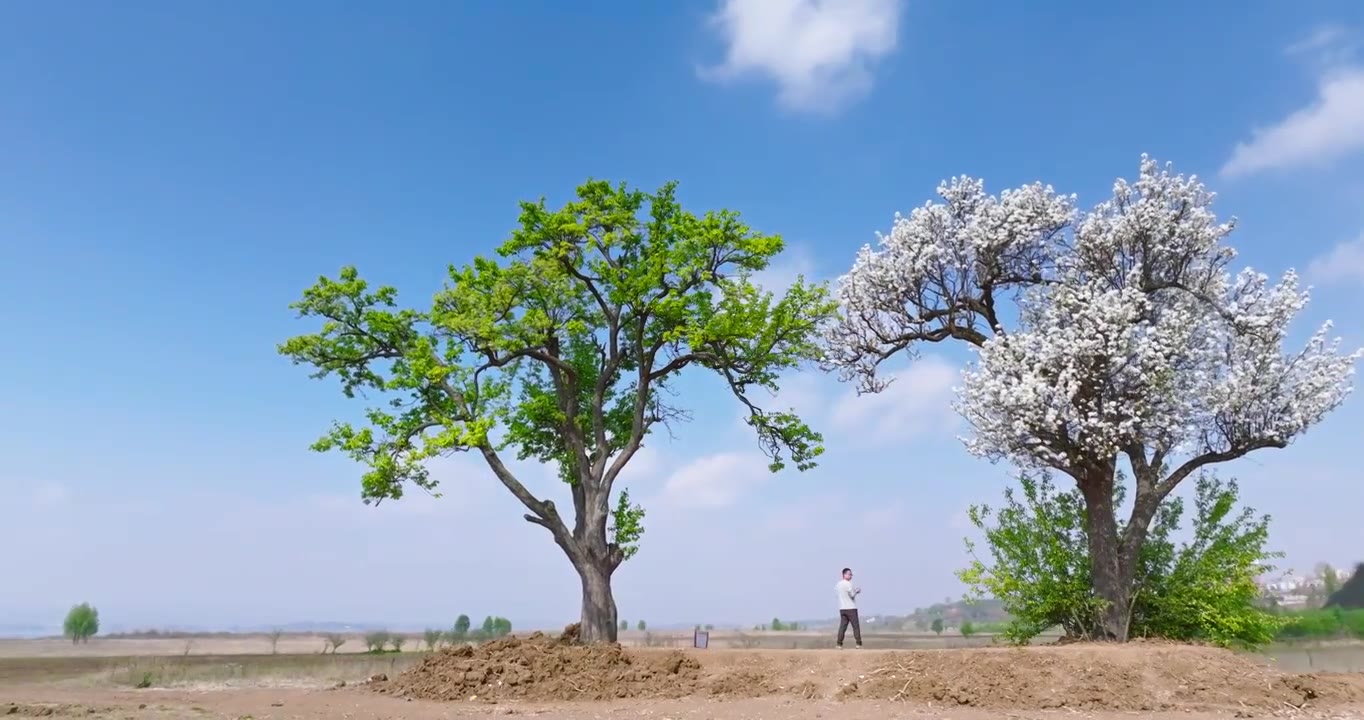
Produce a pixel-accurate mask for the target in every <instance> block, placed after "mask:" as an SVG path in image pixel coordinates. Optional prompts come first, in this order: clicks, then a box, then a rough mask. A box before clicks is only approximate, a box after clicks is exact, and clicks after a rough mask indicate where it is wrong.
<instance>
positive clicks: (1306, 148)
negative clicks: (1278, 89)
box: [1222, 67, 1364, 177]
mask: <svg viewBox="0 0 1364 720" xmlns="http://www.w3.org/2000/svg"><path fill="white" fill-rule="evenodd" d="M1361 150H1364V67H1350V68H1342V69H1337V70H1334V71H1330V72H1327V73H1326V74H1325V75H1324V76H1323V77H1322V79H1321V81H1320V84H1319V86H1318V91H1317V98H1316V100H1314V101H1313V102H1312V104H1310V105H1308V106H1307V107H1305V108H1302V109H1300V110H1297V111H1295V112H1293V113H1291V114H1289V115H1288V117H1286V118H1284V119H1283V120H1280V121H1279V122H1278V123H1276V124H1274V125H1270V126H1268V127H1262V128H1257V129H1255V130H1254V131H1252V132H1251V138H1250V140H1248V141H1244V142H1240V143H1237V145H1236V148H1235V149H1234V150H1232V153H1231V158H1230V159H1229V160H1227V163H1226V164H1225V165H1223V166H1222V175H1224V176H1226V177H1239V176H1245V175H1250V174H1253V173H1256V172H1261V171H1265V170H1278V169H1285V168H1296V167H1313V166H1316V167H1321V166H1326V165H1329V164H1331V163H1332V162H1334V161H1336V160H1338V159H1339V158H1342V157H1345V156H1348V155H1351V154H1353V153H1357V152H1360V151H1361Z"/></svg>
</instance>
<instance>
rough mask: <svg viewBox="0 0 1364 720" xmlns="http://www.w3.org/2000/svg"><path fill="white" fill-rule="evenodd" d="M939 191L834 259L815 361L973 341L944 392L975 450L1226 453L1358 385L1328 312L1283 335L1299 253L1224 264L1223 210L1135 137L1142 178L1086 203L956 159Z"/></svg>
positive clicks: (850, 372)
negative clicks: (1289, 341) (1008, 187)
mask: <svg viewBox="0 0 1364 720" xmlns="http://www.w3.org/2000/svg"><path fill="white" fill-rule="evenodd" d="M938 194H939V195H940V196H941V198H942V202H939V203H932V204H927V205H925V206H923V207H921V208H918V209H916V210H914V211H913V212H911V213H910V214H909V215H908V216H901V215H898V214H897V215H896V217H895V222H894V225H893V227H892V229H891V232H890V233H889V234H888V235H884V236H881V238H880V242H879V245H878V247H876V248H874V249H873V248H871V247H863V248H862V250H861V251H860V252H859V253H858V256H857V260H856V262H855V263H854V265H853V267H852V270H851V271H850V272H849V273H848V274H847V275H846V276H844V277H843V278H841V279H840V282H839V285H838V293H839V295H838V297H839V301H840V303H841V308H842V312H841V317H840V319H839V320H838V321H837V322H836V323H835V324H834V325H833V326H831V327H830V328H828V331H827V340H828V344H829V350H828V356H827V363H828V365H829V366H831V367H833V368H837V369H838V370H839V371H840V373H841V375H842V377H843V378H844V379H847V380H855V381H857V382H858V384H859V388H860V389H861V390H863V391H877V390H880V389H881V388H883V387H884V383H885V380H884V379H883V378H881V377H879V376H878V374H877V370H878V366H879V364H880V363H881V362H882V361H883V360H884V359H886V358H888V357H891V356H893V355H895V354H898V353H900V352H902V351H908V352H911V353H912V352H914V351H915V350H916V348H917V346H918V345H919V344H920V343H923V342H940V341H943V340H948V339H957V340H963V341H966V342H967V343H968V344H969V345H972V346H974V347H975V348H976V349H977V351H978V356H977V362H976V363H974V364H973V366H972V367H970V368H969V369H968V370H967V371H966V372H965V374H964V383H963V387H962V388H961V390H960V391H959V396H958V403H957V409H958V411H959V412H960V413H961V414H962V415H963V416H964V417H965V418H966V419H967V420H968V421H969V422H970V424H971V425H972V427H973V428H974V431H975V433H974V436H973V437H970V438H968V439H967V446H968V448H969V449H970V450H971V451H972V452H973V453H976V454H978V455H982V456H985V457H989V458H992V459H1010V460H1013V461H1016V462H1020V463H1024V464H1033V465H1037V464H1040V465H1046V466H1051V467H1056V468H1062V469H1073V468H1075V467H1076V466H1077V465H1079V464H1083V463H1085V462H1087V461H1090V460H1092V459H1095V458H1099V459H1102V458H1112V457H1114V456H1115V455H1116V454H1118V453H1126V454H1127V455H1128V456H1129V457H1133V458H1134V461H1138V460H1139V461H1140V462H1142V463H1146V462H1150V463H1151V464H1153V465H1159V464H1161V463H1163V462H1165V461H1166V460H1167V459H1168V458H1171V457H1173V456H1175V455H1181V456H1186V457H1194V458H1200V462H1204V463H1206V462H1218V461H1224V460H1230V459H1234V458H1236V457H1240V456H1241V455H1244V454H1245V453H1247V452H1250V451H1252V450H1255V449H1258V448H1262V447H1283V446H1284V445H1286V444H1288V443H1289V442H1291V441H1292V440H1293V438H1294V437H1296V436H1298V435H1300V434H1302V433H1303V432H1304V431H1306V430H1307V429H1308V428H1309V427H1310V426H1312V425H1313V424H1315V423H1317V422H1318V421H1320V420H1321V419H1322V418H1323V417H1324V416H1325V415H1326V414H1327V413H1328V412H1330V411H1331V410H1332V409H1334V408H1335V407H1336V406H1338V405H1339V404H1340V403H1341V402H1342V401H1343V400H1344V399H1345V397H1346V396H1347V395H1348V394H1349V393H1350V391H1351V389H1352V376H1353V374H1354V370H1355V365H1356V363H1357V361H1358V359H1359V358H1360V357H1361V353H1360V352H1351V353H1344V352H1342V351H1341V348H1340V343H1339V341H1338V340H1329V339H1328V337H1327V334H1328V332H1329V331H1330V324H1329V323H1328V324H1326V325H1324V326H1323V327H1321V328H1320V329H1319V330H1318V331H1317V332H1316V333H1315V334H1313V335H1312V337H1311V339H1310V340H1309V341H1308V343H1307V345H1306V346H1305V347H1304V348H1302V349H1301V350H1299V351H1297V352H1292V353H1286V352H1285V349H1284V345H1285V341H1286V338H1287V334H1288V330H1289V325H1290V323H1291V322H1292V321H1293V319H1294V318H1295V317H1296V316H1297V315H1298V314H1299V313H1300V312H1301V310H1302V309H1303V308H1304V307H1305V305H1306V304H1307V294H1306V293H1305V292H1303V291H1301V290H1299V287H1298V282H1297V276H1296V275H1295V274H1294V273H1293V272H1289V273H1287V274H1286V275H1285V276H1284V277H1283V279H1282V280H1281V281H1280V282H1279V283H1277V284H1270V282H1269V280H1268V279H1267V278H1266V277H1265V276H1264V275H1261V274H1258V273H1254V272H1252V271H1250V270H1246V271H1244V272H1241V273H1240V274H1239V275H1235V276H1233V275H1231V274H1230V273H1229V272H1228V267H1227V266H1228V265H1229V264H1230V263H1231V262H1232V260H1233V259H1234V258H1235V252H1234V251H1233V250H1232V249H1231V248H1230V247H1229V246H1227V245H1226V244H1225V240H1226V238H1227V236H1228V235H1229V234H1230V233H1231V232H1232V231H1233V229H1234V227H1235V223H1234V221H1232V222H1219V221H1218V220H1217V218H1216V216H1215V214H1214V213H1213V211H1212V205H1213V201H1214V199H1215V196H1214V194H1213V193H1211V192H1209V191H1208V190H1207V189H1206V188H1204V186H1203V184H1202V183H1201V182H1199V180H1198V179H1197V178H1196V177H1193V176H1189V177H1185V176H1183V175H1176V174H1174V173H1173V172H1172V171H1171V170H1170V169H1169V167H1168V166H1167V167H1164V168H1162V167H1160V166H1158V165H1157V163H1156V162H1155V161H1154V160H1151V159H1150V158H1148V157H1146V156H1143V157H1142V161H1141V166H1140V173H1139V177H1138V179H1137V180H1136V182H1134V183H1128V182H1127V181H1125V180H1119V181H1118V182H1117V183H1115V185H1114V188H1113V195H1112V197H1111V198H1109V199H1107V200H1105V201H1104V202H1101V203H1099V204H1098V205H1097V206H1095V207H1094V208H1093V209H1092V210H1090V211H1088V212H1079V211H1077V210H1076V209H1075V206H1074V200H1073V196H1072V197H1067V196H1062V195H1059V194H1057V193H1056V192H1054V191H1053V190H1052V188H1051V187H1050V186H1043V185H1040V184H1033V185H1028V186H1024V187H1022V188H1019V189H1017V190H1013V191H1006V192H1004V193H1001V194H1000V195H999V196H998V197H994V196H991V195H987V194H986V192H985V189H984V184H983V183H982V182H981V181H979V180H974V179H970V178H954V179H952V180H951V181H950V182H948V183H944V184H943V185H941V186H940V187H939V189H938ZM1010 301H1012V302H1010ZM1006 323H1007V324H1008V325H1009V327H1006ZM1176 481H1177V479H1176Z"/></svg>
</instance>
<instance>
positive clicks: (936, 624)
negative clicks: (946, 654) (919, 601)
mask: <svg viewBox="0 0 1364 720" xmlns="http://www.w3.org/2000/svg"><path fill="white" fill-rule="evenodd" d="M928 627H929V628H930V629H931V630H932V631H933V632H934V633H936V634H938V635H942V618H933V622H932V624H930V625H929V626H928Z"/></svg>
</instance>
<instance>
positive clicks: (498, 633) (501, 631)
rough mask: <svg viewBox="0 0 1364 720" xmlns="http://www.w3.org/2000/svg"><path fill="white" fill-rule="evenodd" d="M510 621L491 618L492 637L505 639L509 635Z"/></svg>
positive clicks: (501, 618) (502, 618)
mask: <svg viewBox="0 0 1364 720" xmlns="http://www.w3.org/2000/svg"><path fill="white" fill-rule="evenodd" d="M511 631H512V624H511V621H510V620H508V619H507V618H504V617H496V618H493V637H506V636H508V635H510V634H511Z"/></svg>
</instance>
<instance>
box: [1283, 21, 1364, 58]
mask: <svg viewBox="0 0 1364 720" xmlns="http://www.w3.org/2000/svg"><path fill="white" fill-rule="evenodd" d="M1358 49H1359V37H1358V34H1357V33H1355V32H1354V31H1353V30H1351V29H1350V28H1348V27H1346V26H1344V25H1335V24H1329V25H1322V26H1320V27H1317V28H1316V29H1315V30H1313V31H1312V32H1311V33H1310V34H1308V35H1306V36H1304V37H1303V38H1302V39H1300V40H1297V41H1296V42H1293V43H1291V44H1289V45H1288V47H1285V48H1284V54H1286V55H1289V56H1291V57H1297V58H1306V59H1307V60H1309V61H1311V62H1312V63H1314V64H1316V65H1318V66H1323V67H1333V66H1339V65H1343V64H1346V63H1348V62H1350V61H1351V60H1352V59H1353V58H1354V56H1355V52H1356V51H1357V50H1358Z"/></svg>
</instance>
